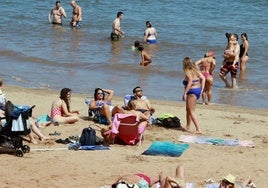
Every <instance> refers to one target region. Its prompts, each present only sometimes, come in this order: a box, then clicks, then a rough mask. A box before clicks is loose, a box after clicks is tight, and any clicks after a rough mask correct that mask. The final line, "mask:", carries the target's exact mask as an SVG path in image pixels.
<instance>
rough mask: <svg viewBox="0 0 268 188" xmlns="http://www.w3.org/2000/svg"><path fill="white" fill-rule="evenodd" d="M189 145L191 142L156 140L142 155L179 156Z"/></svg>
mask: <svg viewBox="0 0 268 188" xmlns="http://www.w3.org/2000/svg"><path fill="white" fill-rule="evenodd" d="M188 147H189V144H176V143H172V142H160V141H154V142H153V143H152V144H151V146H150V147H149V148H148V149H147V150H145V151H144V152H143V153H142V155H163V156H170V157H179V156H181V155H182V154H183V152H184V151H185V150H186V149H187V148H188Z"/></svg>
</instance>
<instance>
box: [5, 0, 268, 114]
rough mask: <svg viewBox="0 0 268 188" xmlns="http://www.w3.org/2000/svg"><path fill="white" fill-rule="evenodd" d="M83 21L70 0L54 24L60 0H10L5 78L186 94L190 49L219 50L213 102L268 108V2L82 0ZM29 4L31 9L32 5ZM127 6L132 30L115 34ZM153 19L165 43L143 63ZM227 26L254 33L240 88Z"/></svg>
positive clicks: (79, 88) (80, 88) (125, 25)
mask: <svg viewBox="0 0 268 188" xmlns="http://www.w3.org/2000/svg"><path fill="white" fill-rule="evenodd" d="M78 3H79V4H80V5H81V7H82V8H83V15H84V16H83V26H82V29H80V30H74V29H71V28H70V27H69V26H68V24H69V21H70V17H71V7H70V5H69V1H62V6H63V8H64V9H65V11H66V13H67V15H68V17H69V18H67V19H64V24H63V26H62V27H53V26H52V25H50V24H48V22H47V15H48V12H49V11H50V9H51V8H52V7H53V6H54V1H41V0H38V1H35V2H34V3H33V2H32V1H30V0H25V1H18V0H13V1H11V0H4V1H3V2H2V10H5V11H1V12H0V16H1V18H2V19H1V22H2V24H1V25H0V27H1V29H0V36H1V37H0V45H1V48H0V67H1V73H0V75H1V76H2V77H4V81H5V84H10V85H19V86H23V87H31V88H47V89H53V90H60V89H61V88H63V87H70V88H72V90H73V91H74V92H79V93H90V94H91V93H92V92H93V90H94V88H95V87H103V88H110V89H113V90H114V91H115V94H116V95H118V96H124V95H125V94H129V93H131V91H132V88H134V87H135V86H136V85H140V86H142V87H143V89H144V92H145V94H146V95H147V96H148V97H150V98H155V99H164V100H177V101H180V100H181V95H182V92H183V85H182V80H183V78H184V77H183V72H182V65H181V61H182V59H183V58H184V57H185V56H189V57H191V58H192V59H193V60H198V59H199V58H201V57H203V54H204V53H205V52H206V51H208V50H214V51H215V54H216V60H217V68H216V72H215V78H214V79H215V83H214V90H213V103H220V104H230V105H236V106H246V107H253V108H264V109H267V107H268V103H267V102H266V101H267V100H268V79H267V78H268V76H267V74H266V73H267V68H268V64H267V63H266V60H267V59H268V55H267V53H266V52H267V50H268V34H267V33H268V28H267V26H266V25H267V23H268V17H267V15H268V2H267V1H266V0H259V1H254V2H252V1H250V0H248V1H246V0H243V1H242V0H241V1H219V0H215V1H212V2H210V1H197V0H196V1H195V0H193V1H155V2H154V3H153V4H152V3H151V1H147V0H145V1H141V0H137V1H124V2H123V3H122V2H121V1H118V0H115V1H113V2H112V3H111V1H108V0H103V1H82V0H81V1H79V2H78ZM25 10H27V11H25ZM121 10H122V11H123V12H124V19H123V20H122V22H121V28H122V30H124V31H125V33H126V36H125V37H124V38H123V39H122V40H121V41H120V42H111V41H110V39H109V35H110V32H111V23H112V21H113V20H114V18H115V16H116V13H117V11H121ZM147 20H151V21H152V24H153V26H154V27H155V28H156V29H157V32H158V36H159V37H158V44H156V45H150V46H145V49H146V51H148V52H149V53H150V54H151V55H152V58H153V62H152V64H151V65H150V66H148V67H146V68H142V67H139V66H138V64H139V61H140V56H139V54H138V53H137V52H135V51H132V50H131V46H132V45H133V43H134V41H135V40H142V37H143V32H144V29H145V22H146V21H147ZM225 32H231V33H237V34H238V35H240V34H241V33H242V32H246V33H247V34H248V36H249V44H250V51H249V57H250V59H249V61H248V66H247V67H248V68H247V72H246V74H245V75H240V74H238V78H237V83H238V87H239V89H238V90H235V91H234V90H231V89H226V88H224V84H223V82H222V81H221V80H220V78H219V77H218V72H219V67H220V64H221V61H222V52H223V50H224V49H225V46H226V38H225V35H224V34H225Z"/></svg>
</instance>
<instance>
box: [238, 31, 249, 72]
mask: <svg viewBox="0 0 268 188" xmlns="http://www.w3.org/2000/svg"><path fill="white" fill-rule="evenodd" d="M241 40H242V44H241V45H240V54H239V58H240V70H241V71H245V70H246V63H247V61H248V48H249V44H248V35H247V34H246V33H242V34H241Z"/></svg>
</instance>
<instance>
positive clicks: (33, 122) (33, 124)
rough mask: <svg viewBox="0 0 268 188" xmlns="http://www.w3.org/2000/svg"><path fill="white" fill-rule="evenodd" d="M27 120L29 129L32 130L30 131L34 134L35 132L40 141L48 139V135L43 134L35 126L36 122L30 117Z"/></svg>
mask: <svg viewBox="0 0 268 188" xmlns="http://www.w3.org/2000/svg"><path fill="white" fill-rule="evenodd" d="M29 121H30V126H31V130H32V132H33V133H34V134H36V135H37V136H38V138H39V139H40V140H41V141H44V140H48V139H50V138H49V137H47V136H44V135H43V134H42V133H41V132H40V130H39V129H38V128H37V126H36V124H35V121H34V120H33V119H32V118H30V119H29ZM32 137H33V135H32ZM30 139H31V136H30Z"/></svg>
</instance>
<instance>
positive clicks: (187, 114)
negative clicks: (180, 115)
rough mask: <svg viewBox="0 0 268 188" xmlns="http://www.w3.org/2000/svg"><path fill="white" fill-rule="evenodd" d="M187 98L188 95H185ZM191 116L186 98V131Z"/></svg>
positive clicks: (188, 127) (189, 124)
mask: <svg viewBox="0 0 268 188" xmlns="http://www.w3.org/2000/svg"><path fill="white" fill-rule="evenodd" d="M187 98H188V96H187ZM191 121H192V120H191V117H190V111H189V107H188V103H187V100H186V127H185V129H186V131H190V126H191Z"/></svg>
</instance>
